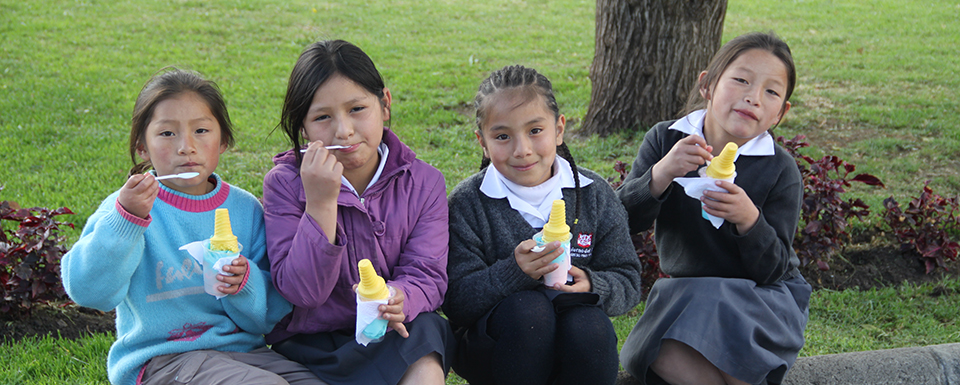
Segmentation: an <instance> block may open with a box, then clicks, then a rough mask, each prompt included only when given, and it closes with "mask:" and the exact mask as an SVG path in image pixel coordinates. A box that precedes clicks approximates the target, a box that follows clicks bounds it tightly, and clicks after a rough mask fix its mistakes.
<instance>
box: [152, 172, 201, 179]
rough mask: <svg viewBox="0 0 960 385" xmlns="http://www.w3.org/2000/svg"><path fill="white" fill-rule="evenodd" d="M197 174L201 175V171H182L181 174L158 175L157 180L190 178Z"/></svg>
mask: <svg viewBox="0 0 960 385" xmlns="http://www.w3.org/2000/svg"><path fill="white" fill-rule="evenodd" d="M197 175H200V173H199V172H181V173H179V174H170V175H164V176H158V177H157V180H164V179H173V178H180V179H190V178H193V177H195V176H197Z"/></svg>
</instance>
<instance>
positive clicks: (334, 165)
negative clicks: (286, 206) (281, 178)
mask: <svg viewBox="0 0 960 385" xmlns="http://www.w3.org/2000/svg"><path fill="white" fill-rule="evenodd" d="M342 175H343V164H341V163H340V162H339V161H338V160H337V157H336V156H334V155H333V153H331V152H330V151H329V150H327V149H326V148H323V142H322V141H319V140H318V141H316V142H313V143H310V146H309V147H307V151H306V152H304V153H303V162H302V163H300V177H301V178H303V188H304V190H305V191H306V195H307V206H310V204H311V203H313V204H322V203H325V202H330V201H332V202H333V203H334V204H336V202H337V196H339V195H340V177H341V176H342Z"/></svg>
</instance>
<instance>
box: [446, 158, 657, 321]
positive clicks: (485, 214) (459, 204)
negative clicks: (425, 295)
mask: <svg viewBox="0 0 960 385" xmlns="http://www.w3.org/2000/svg"><path fill="white" fill-rule="evenodd" d="M580 173H581V174H583V175H584V176H586V177H588V178H590V179H593V183H591V184H590V185H588V186H586V187H583V188H581V200H582V201H581V202H580V204H581V214H580V220H579V222H578V223H577V224H576V225H575V226H574V225H573V218H574V216H575V210H576V206H575V204H574V202H575V200H576V198H575V197H576V194H575V192H574V189H572V188H569V189H563V200H564V201H566V203H567V205H566V207H567V224H568V225H570V227H571V231H572V232H574V234H573V238H572V239H571V241H570V246H571V250H570V254H571V256H572V257H571V263H572V264H573V265H574V266H577V267H579V268H581V269H583V270H584V271H585V272H586V273H587V275H588V276H589V278H590V283H591V285H592V291H593V292H594V293H597V294H598V295H599V296H600V302H599V304H600V306H601V308H602V309H603V310H604V312H606V313H607V315H609V316H616V315H620V314H623V313H626V312H627V311H629V310H630V309H633V307H634V306H636V305H637V304H638V303H640V260H639V258H637V253H636V252H635V251H634V248H633V243H632V242H631V240H630V234H629V233H628V232H627V217H626V212H625V211H624V209H623V205H621V204H620V201H619V200H618V199H617V197H616V195H615V194H614V192H613V189H611V188H610V186H609V184H607V182H606V180H605V179H603V178H602V177H600V176H599V175H597V174H596V173H594V172H592V171H589V170H584V169H580ZM483 174H484V173H483V171H481V172H479V173H476V174H474V175H472V176H470V177H469V178H467V179H465V180H464V181H462V182H460V184H458V185H457V187H456V188H454V190H453V191H452V192H451V193H450V196H449V197H448V198H447V199H448V203H449V205H450V254H449V258H448V264H447V274H448V276H449V280H450V281H449V282H450V285H449V288H448V289H447V294H446V298H445V300H444V302H443V312H444V314H446V315H447V317H448V318H449V319H450V321H451V322H453V324H455V325H457V326H471V325H473V323H474V322H475V321H476V320H478V319H479V318H480V317H481V316H483V315H484V314H486V313H487V312H488V311H490V309H493V307H494V306H495V305H496V304H497V303H499V302H500V301H501V300H502V299H504V298H506V297H507V296H508V295H510V294H513V293H515V292H518V291H521V290H532V289H536V288H537V287H539V286H541V285H542V283H541V282H540V281H538V280H534V279H533V278H530V277H529V276H527V275H526V274H525V273H524V272H523V271H522V270H520V266H518V265H517V262H516V260H515V259H514V256H513V251H514V249H515V248H516V247H517V245H518V244H520V242H523V241H524V240H527V239H531V238H532V237H533V235H534V234H535V233H536V232H538V231H540V229H536V228H533V227H532V226H530V224H528V223H527V221H526V220H524V219H523V217H522V216H521V215H520V213H519V212H517V211H516V210H514V209H513V208H511V207H510V203H509V202H508V201H507V199H506V198H504V199H493V198H490V197H488V196H486V195H485V194H483V193H482V192H480V183H481V182H482V181H483ZM581 234H582V235H581ZM578 241H579V242H578ZM578 243H579V244H578Z"/></svg>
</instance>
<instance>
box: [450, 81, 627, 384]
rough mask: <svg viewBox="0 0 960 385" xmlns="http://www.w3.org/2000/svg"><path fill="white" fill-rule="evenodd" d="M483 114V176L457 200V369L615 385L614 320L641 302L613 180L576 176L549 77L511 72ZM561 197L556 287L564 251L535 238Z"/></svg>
mask: <svg viewBox="0 0 960 385" xmlns="http://www.w3.org/2000/svg"><path fill="white" fill-rule="evenodd" d="M475 104H476V107H477V126H478V129H477V131H476V136H477V139H478V141H479V143H480V146H481V147H482V148H483V154H484V159H483V164H482V166H481V171H480V172H478V173H477V174H474V175H473V176H471V177H469V178H467V179H466V180H464V181H463V182H461V183H460V184H459V185H458V186H457V187H456V188H455V189H454V190H453V192H452V193H451V194H450V196H449V198H448V202H449V205H450V254H449V262H448V266H447V273H448V275H449V279H450V281H449V282H450V286H449V288H448V290H447V294H446V298H445V301H444V304H443V311H444V313H445V314H446V315H447V317H448V318H449V319H450V321H451V322H452V323H453V325H454V328H455V329H457V330H458V335H459V336H461V338H460V345H459V348H458V355H457V359H456V360H455V361H454V370H455V371H456V372H457V373H458V374H459V375H460V376H462V377H464V378H466V379H467V380H468V381H469V382H470V383H471V384H475V385H477V384H547V383H552V384H585V383H592V384H604V383H606V384H613V383H614V381H615V379H616V375H617V370H618V365H617V350H616V349H617V338H616V334H615V333H614V329H613V325H612V324H611V322H610V319H609V317H610V316H616V315H620V314H623V313H625V312H627V311H629V310H630V309H632V308H633V307H634V306H636V304H637V303H639V302H640V262H639V259H638V258H637V254H636V253H635V252H634V248H633V245H632V243H631V241H630V236H629V234H628V232H627V219H626V212H625V211H624V209H623V206H622V205H621V204H620V202H619V201H618V199H617V197H616V196H615V194H614V192H613V190H612V189H611V188H610V187H609V185H607V183H606V182H605V181H604V179H603V178H602V177H600V176H599V175H597V174H595V173H593V172H591V171H589V170H581V171H578V170H577V167H576V165H575V164H574V162H573V159H572V157H571V156H570V154H569V151H568V150H567V148H566V145H564V144H563V129H564V125H565V123H566V121H565V118H564V116H563V115H561V114H560V113H559V109H558V107H557V103H556V100H555V98H554V96H553V91H552V87H551V85H550V81H549V80H547V78H546V77H544V76H543V75H541V74H539V73H537V72H536V71H535V70H533V69H530V68H524V67H522V66H511V67H505V68H503V69H501V70H499V71H496V72H494V73H493V74H491V75H490V77H489V78H487V79H486V80H484V82H483V83H482V84H481V85H480V90H479V91H478V92H477V97H476V101H475ZM558 153H559V155H560V156H557V155H558ZM490 163H492V164H493V167H488V165H489V164H490ZM554 199H563V200H564V201H565V202H567V205H566V209H567V212H566V217H567V218H568V221H567V223H568V225H570V227H571V232H572V233H573V234H572V235H573V238H572V240H571V242H570V250H568V255H569V256H570V257H571V258H570V259H571V262H572V267H571V269H570V273H569V275H570V277H572V280H570V279H569V278H568V282H567V284H566V285H561V284H557V285H555V286H553V287H546V286H545V285H544V284H543V281H542V276H543V275H544V274H546V273H548V272H550V271H553V270H554V269H556V268H557V267H558V266H557V264H554V263H551V261H552V260H553V259H554V258H556V257H557V256H558V255H560V253H561V252H562V250H561V249H560V244H559V243H558V242H553V243H548V244H547V245H546V248H545V249H544V250H543V251H538V252H534V251H533V250H532V249H533V248H534V246H535V245H536V243H535V242H534V241H533V239H531V238H532V237H533V235H534V234H535V233H536V232H538V231H539V230H540V228H542V227H543V225H544V224H545V223H546V221H547V220H548V214H549V211H550V207H551V203H552V202H553V200H554Z"/></svg>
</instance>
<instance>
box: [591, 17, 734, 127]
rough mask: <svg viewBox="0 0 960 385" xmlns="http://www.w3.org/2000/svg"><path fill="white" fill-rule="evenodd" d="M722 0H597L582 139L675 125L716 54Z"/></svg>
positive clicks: (721, 26)
mask: <svg viewBox="0 0 960 385" xmlns="http://www.w3.org/2000/svg"><path fill="white" fill-rule="evenodd" d="M726 9H727V2H726V0H597V16H596V17H597V32H596V50H595V54H594V58H593V65H591V66H590V81H591V82H592V84H593V89H592V92H591V94H590V106H589V107H588V109H587V116H586V117H585V118H584V120H583V125H582V126H581V132H582V133H584V134H600V135H608V134H611V133H614V132H618V131H624V130H636V129H638V128H639V127H644V128H648V127H651V126H653V125H654V124H656V123H658V122H661V121H664V120H669V119H676V118H677V115H678V114H679V113H680V112H682V110H683V106H684V104H685V103H686V100H687V94H688V92H689V91H690V89H692V88H693V87H694V86H695V85H696V81H697V75H698V74H699V73H700V71H702V70H704V69H706V68H707V64H709V62H710V59H711V57H713V54H714V53H715V52H716V51H717V49H719V48H720V37H721V34H722V32H723V19H724V15H725V13H726Z"/></svg>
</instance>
